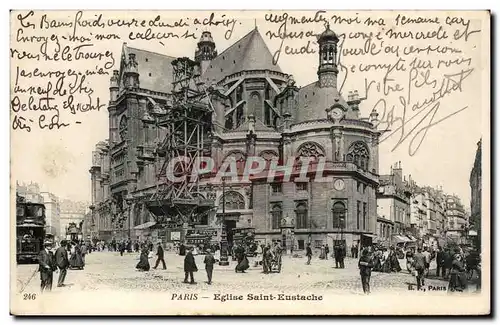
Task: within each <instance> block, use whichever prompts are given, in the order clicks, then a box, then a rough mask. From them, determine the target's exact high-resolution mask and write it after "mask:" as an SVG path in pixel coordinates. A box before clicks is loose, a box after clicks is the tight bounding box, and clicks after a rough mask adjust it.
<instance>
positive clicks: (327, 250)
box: [325, 244, 330, 259]
mask: <svg viewBox="0 0 500 325" xmlns="http://www.w3.org/2000/svg"><path fill="white" fill-rule="evenodd" d="M329 253H330V247H328V244H326V245H325V259H328V254H329Z"/></svg>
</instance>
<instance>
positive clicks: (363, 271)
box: [358, 248, 373, 294]
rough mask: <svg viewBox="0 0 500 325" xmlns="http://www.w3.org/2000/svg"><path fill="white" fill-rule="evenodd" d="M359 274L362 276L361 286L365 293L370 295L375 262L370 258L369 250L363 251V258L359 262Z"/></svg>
mask: <svg viewBox="0 0 500 325" xmlns="http://www.w3.org/2000/svg"><path fill="white" fill-rule="evenodd" d="M358 267H359V274H360V275H361V285H362V286H363V292H364V293H366V294H369V293H370V276H371V275H372V267H373V261H372V258H371V256H370V252H369V251H368V249H366V248H365V249H363V250H362V251H361V257H360V258H359V262H358Z"/></svg>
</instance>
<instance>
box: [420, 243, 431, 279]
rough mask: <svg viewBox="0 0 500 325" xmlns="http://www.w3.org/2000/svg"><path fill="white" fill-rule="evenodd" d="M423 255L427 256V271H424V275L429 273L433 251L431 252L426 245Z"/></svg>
mask: <svg viewBox="0 0 500 325" xmlns="http://www.w3.org/2000/svg"><path fill="white" fill-rule="evenodd" d="M422 255H424V256H425V271H424V277H426V276H427V275H429V268H430V265H431V253H430V252H429V248H428V247H427V246H426V247H424V251H423V252H422Z"/></svg>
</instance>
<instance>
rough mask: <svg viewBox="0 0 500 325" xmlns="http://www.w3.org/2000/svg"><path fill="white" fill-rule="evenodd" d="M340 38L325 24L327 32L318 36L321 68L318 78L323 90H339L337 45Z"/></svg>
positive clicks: (319, 67) (319, 68)
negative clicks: (327, 88) (326, 88)
mask: <svg viewBox="0 0 500 325" xmlns="http://www.w3.org/2000/svg"><path fill="white" fill-rule="evenodd" d="M338 42H339V38H338V37H337V34H335V33H334V32H333V31H332V30H331V29H330V24H328V23H327V24H325V31H324V32H323V33H322V34H321V35H319V36H318V44H319V66H318V78H319V84H320V87H321V88H325V87H329V88H337V75H338V73H339V69H338V67H337V43H338Z"/></svg>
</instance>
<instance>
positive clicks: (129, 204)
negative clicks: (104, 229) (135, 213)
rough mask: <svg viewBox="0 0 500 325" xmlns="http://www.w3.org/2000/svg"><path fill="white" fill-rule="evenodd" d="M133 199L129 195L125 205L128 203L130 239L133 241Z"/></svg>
mask: <svg viewBox="0 0 500 325" xmlns="http://www.w3.org/2000/svg"><path fill="white" fill-rule="evenodd" d="M133 199H134V198H133V197H132V195H130V194H127V196H126V197H125V203H127V210H128V218H127V221H128V238H129V239H130V240H132V218H131V212H132V201H133Z"/></svg>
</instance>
